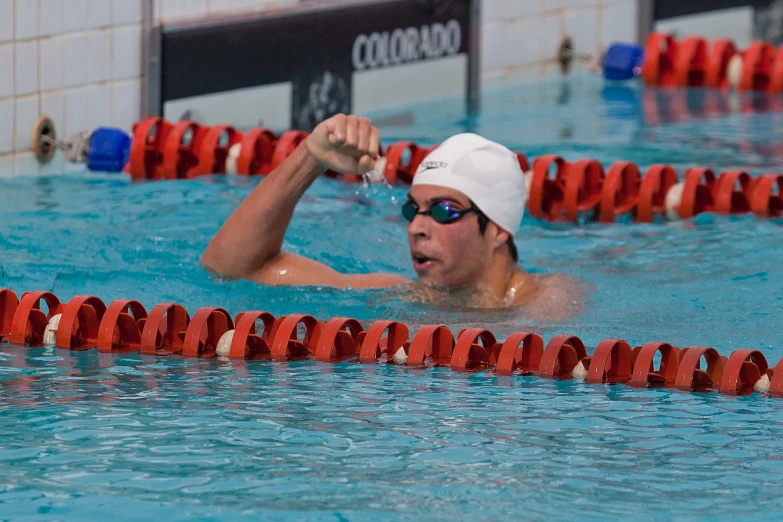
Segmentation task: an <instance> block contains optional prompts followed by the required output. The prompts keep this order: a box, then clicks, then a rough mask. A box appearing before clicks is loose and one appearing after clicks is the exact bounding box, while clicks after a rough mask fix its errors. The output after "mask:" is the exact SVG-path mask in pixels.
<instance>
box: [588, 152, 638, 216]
mask: <svg viewBox="0 0 783 522" xmlns="http://www.w3.org/2000/svg"><path fill="white" fill-rule="evenodd" d="M640 178H641V176H640V175H639V167H637V166H636V165H635V164H634V163H631V162H630V161H618V162H616V163H614V164H613V165H612V166H611V167H610V168H609V172H607V173H606V177H605V178H604V181H603V187H602V189H601V204H600V207H599V209H600V210H599V217H598V220H599V221H601V222H604V223H614V222H615V221H616V220H617V217H618V216H620V215H623V214H626V213H628V212H630V211H632V210H633V209H634V208H636V207H637V205H638V203H639V185H640V183H641V179H640Z"/></svg>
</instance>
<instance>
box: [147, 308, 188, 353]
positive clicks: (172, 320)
mask: <svg viewBox="0 0 783 522" xmlns="http://www.w3.org/2000/svg"><path fill="white" fill-rule="evenodd" d="M189 324H190V315H189V314H188V311H187V310H185V307H184V306H182V305H180V304H176V303H160V304H157V305H155V306H154V307H153V309H152V310H150V313H149V315H148V316H147V320H146V321H145V323H144V331H143V332H142V334H141V344H140V345H139V352H140V353H143V354H147V355H171V354H172V353H180V352H182V345H183V342H184V341H185V332H186V331H187V328H188V325H189Z"/></svg>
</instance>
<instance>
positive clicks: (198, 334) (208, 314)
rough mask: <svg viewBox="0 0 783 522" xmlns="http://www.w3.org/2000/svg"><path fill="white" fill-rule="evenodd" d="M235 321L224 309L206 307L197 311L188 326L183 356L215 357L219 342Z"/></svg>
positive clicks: (183, 345) (231, 328) (183, 344)
mask: <svg viewBox="0 0 783 522" xmlns="http://www.w3.org/2000/svg"><path fill="white" fill-rule="evenodd" d="M233 329H234V321H233V320H232V319H231V316H230V315H229V313H228V312H226V311H225V310H224V309H222V308H217V307H214V306H205V307H203V308H199V309H198V310H196V313H195V314H193V318H192V319H191V320H190V324H188V329H187V332H186V333H185V341H184V342H183V343H182V355H184V356H185V357H214V356H215V355H216V350H217V345H218V341H220V338H221V337H222V336H223V334H224V333H226V332H227V331H229V330H233Z"/></svg>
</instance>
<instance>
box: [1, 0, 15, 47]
mask: <svg viewBox="0 0 783 522" xmlns="http://www.w3.org/2000/svg"><path fill="white" fill-rule="evenodd" d="M13 39H14V0H0V42H9V41H13Z"/></svg>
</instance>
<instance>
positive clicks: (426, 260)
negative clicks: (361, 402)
mask: <svg viewBox="0 0 783 522" xmlns="http://www.w3.org/2000/svg"><path fill="white" fill-rule="evenodd" d="M379 150H380V145H379V135H378V129H376V128H375V127H374V126H373V125H372V124H371V123H370V121H369V120H368V119H366V118H359V117H356V116H346V115H342V114H338V115H336V116H334V117H332V118H330V119H328V120H326V121H324V122H322V123H321V124H319V125H318V126H317V127H316V128H315V130H314V131H313V132H312V134H310V136H309V137H308V138H307V139H306V140H304V141H303V142H302V143H301V144H300V145H299V146H298V147H297V148H296V150H295V151H294V152H293V153H292V154H291V155H290V156H289V157H288V158H286V159H285V160H284V161H283V162H282V163H281V164H280V166H278V167H277V168H276V169H275V170H274V171H273V172H272V173H270V174H269V175H268V176H267V177H266V178H265V179H264V180H263V181H262V182H261V183H260V184H259V185H258V186H257V187H256V188H255V189H254V190H253V191H252V192H251V193H250V194H249V195H248V196H247V198H245V200H244V201H243V202H242V203H241V204H240V205H239V207H238V208H237V209H236V210H235V211H234V212H233V214H231V216H229V218H228V219H227V220H226V222H225V223H224V224H223V226H222V227H221V228H220V230H218V232H217V234H215V237H213V238H212V240H211V241H210V243H209V245H208V246H207V248H206V250H205V251H204V254H203V256H202V258H201V263H202V264H203V265H204V266H206V267H207V269H209V270H210V271H212V272H214V273H217V274H220V275H222V276H225V277H230V278H242V279H249V280H252V281H256V282H259V283H263V284H269V285H319V286H333V287H342V288H347V287H352V288H384V287H391V286H396V285H406V284H407V285H410V286H411V287H413V288H416V289H417V290H418V291H419V292H424V293H425V294H426V296H427V297H428V298H429V299H433V300H435V299H437V297H438V296H444V295H448V296H449V299H450V302H452V303H453V302H455V299H456V302H461V303H464V304H466V305H469V306H471V307H482V308H485V307H486V308H498V307H508V306H522V305H531V307H530V308H531V310H534V311H535V312H534V313H533V314H532V315H535V316H539V317H546V318H563V317H568V316H570V315H573V314H574V313H577V312H578V311H580V310H581V307H582V303H583V301H584V290H583V289H582V286H581V285H580V284H577V283H575V282H574V280H573V279H572V278H569V277H567V276H564V275H553V276H535V275H531V274H528V273H526V272H525V271H524V270H522V269H521V268H520V266H519V264H518V259H517V247H516V245H515V243H514V233H515V232H516V231H517V229H518V228H519V226H520V223H521V221H522V215H523V213H524V208H525V199H526V189H525V179H524V174H523V172H522V170H521V169H520V167H519V163H518V161H517V158H516V156H515V155H514V154H513V153H512V152H511V151H510V150H509V149H507V148H505V147H503V146H502V145H499V144H497V143H494V142H491V141H489V140H486V139H484V138H481V137H480V136H477V135H475V134H459V135H457V136H454V137H452V138H449V139H448V140H446V141H445V142H444V143H443V144H441V145H440V146H439V147H438V148H437V149H435V150H434V151H433V152H432V153H430V154H429V155H428V156H427V157H426V158H425V159H424V161H422V163H421V165H420V166H419V168H418V171H417V173H416V175H415V177H414V180H413V184H412V186H411V190H410V193H409V194H408V201H407V202H406V203H405V205H403V207H402V214H403V216H404V217H405V219H406V220H407V221H408V242H409V244H410V252H411V259H412V261H413V268H414V270H415V271H416V274H417V275H418V280H419V284H418V285H414V284H413V283H412V282H411V281H410V280H408V279H406V278H404V277H402V276H399V275H394V274H382V273H376V274H342V273H340V272H337V271H336V270H334V269H332V268H330V267H328V266H326V265H324V264H321V263H319V262H317V261H314V260H312V259H308V258H305V257H302V256H299V255H295V254H292V253H289V252H284V251H282V250H281V246H282V244H283V236H284V235H285V231H286V229H287V228H288V224H289V222H290V221H291V217H292V215H293V212H294V207H295V206H296V204H297V202H298V201H299V199H300V198H301V197H302V195H303V194H304V193H305V191H306V190H307V188H308V187H309V186H310V185H311V184H312V183H313V181H314V180H315V179H316V178H317V177H318V176H319V175H321V174H322V173H323V172H324V171H325V170H327V169H332V170H334V171H337V172H344V173H366V172H369V171H370V170H372V169H373V167H374V165H375V159H376V158H377V157H378V153H379ZM526 315H527V314H526Z"/></svg>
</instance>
